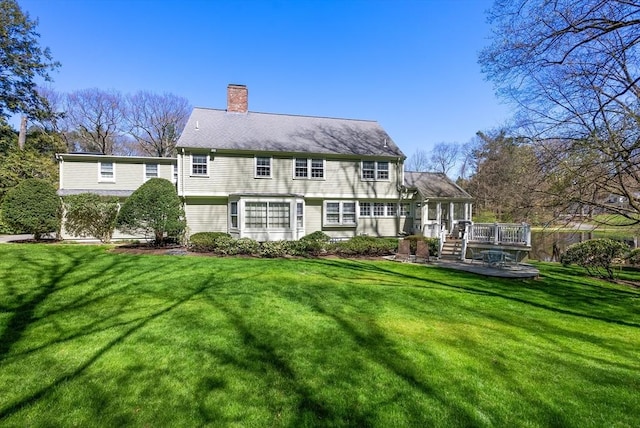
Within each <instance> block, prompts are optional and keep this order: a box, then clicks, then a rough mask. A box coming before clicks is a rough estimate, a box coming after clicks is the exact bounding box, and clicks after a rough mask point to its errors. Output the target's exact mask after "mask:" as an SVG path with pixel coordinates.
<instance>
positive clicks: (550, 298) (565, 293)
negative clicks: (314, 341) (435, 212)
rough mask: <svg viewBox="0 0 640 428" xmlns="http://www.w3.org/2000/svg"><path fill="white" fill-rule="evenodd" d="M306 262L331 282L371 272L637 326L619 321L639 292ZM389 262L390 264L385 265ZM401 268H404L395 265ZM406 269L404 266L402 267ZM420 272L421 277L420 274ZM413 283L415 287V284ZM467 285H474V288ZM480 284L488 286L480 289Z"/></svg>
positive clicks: (379, 264) (629, 313) (419, 268)
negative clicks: (351, 273) (346, 273)
mask: <svg viewBox="0 0 640 428" xmlns="http://www.w3.org/2000/svg"><path fill="white" fill-rule="evenodd" d="M307 263H310V264H311V265H316V266H319V267H320V268H319V269H316V270H318V271H319V272H325V273H324V274H325V276H327V277H329V278H331V279H332V280H342V281H345V280H346V281H349V280H350V279H351V278H349V276H345V277H344V278H341V277H339V276H336V275H335V274H333V273H332V272H335V271H336V268H337V269H338V270H346V271H354V272H359V273H375V274H383V275H391V276H393V277H399V278H404V279H407V280H410V281H409V283H397V282H394V281H391V280H389V281H388V282H380V281H377V282H376V283H373V282H372V283H371V284H370V285H372V286H374V285H378V286H390V287H417V288H425V287H434V286H435V287H438V288H441V289H448V290H451V291H458V292H462V293H465V294H468V293H472V294H477V295H484V296H491V297H498V298H502V299H506V300H510V301H514V302H518V303H522V304H525V305H530V306H533V307H536V308H540V309H544V310H550V311H553V312H557V313H560V314H564V315H571V316H577V317H582V318H588V319H593V320H597V321H604V322H607V323H612V324H618V325H622V326H627V327H640V323H636V322H631V321H627V320H625V319H622V318H623V317H626V318H634V317H635V316H637V309H635V308H637V307H638V302H640V299H639V298H640V292H635V291H629V290H623V289H620V288H613V287H607V286H602V287H600V286H596V285H590V284H585V283H584V282H580V281H577V280H575V278H574V279H573V280H566V279H564V278H563V279H562V281H563V283H565V282H566V283H567V284H568V285H570V286H571V288H570V289H566V288H563V287H561V286H559V284H558V283H557V281H556V280H554V279H553V278H543V279H542V280H510V279H503V278H486V277H479V276H478V275H475V274H472V273H467V272H458V271H456V272H455V275H454V278H455V279H461V280H462V281H459V282H458V283H457V284H454V283H453V282H444V281H441V280H438V279H433V278H429V271H430V270H436V271H438V272H439V273H447V272H451V270H449V269H446V268H441V267H435V266H411V268H413V269H415V272H416V274H411V273H407V269H406V268H403V269H392V268H391V265H390V267H389V268H387V267H383V266H382V264H383V263H386V262H361V261H353V260H348V261H347V260H328V259H314V260H309V261H307ZM389 263H391V262H389ZM322 266H329V267H331V268H333V269H324V270H323V269H322ZM399 266H405V265H399ZM406 266H408V265H406ZM422 273H424V275H423V276H422V275H420V274H422ZM416 283H417V284H416ZM471 283H475V284H478V285H476V286H474V285H471ZM481 284H488V285H490V288H488V287H482V285H481ZM605 306H606V307H611V310H610V311H608V312H609V313H605V314H602V315H598V314H597V313H594V310H600V311H601V310H602V308H603V307H605Z"/></svg>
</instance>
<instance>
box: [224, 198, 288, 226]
mask: <svg viewBox="0 0 640 428" xmlns="http://www.w3.org/2000/svg"><path fill="white" fill-rule="evenodd" d="M231 204H232V205H231V218H232V220H231V222H232V224H233V209H234V208H233V204H234V202H232V203H231ZM290 211H291V205H290V204H289V203H288V202H245V204H244V224H245V227H246V228H247V229H265V228H277V229H289V228H290V227H291V220H290V219H291V213H290ZM236 217H237V206H236Z"/></svg>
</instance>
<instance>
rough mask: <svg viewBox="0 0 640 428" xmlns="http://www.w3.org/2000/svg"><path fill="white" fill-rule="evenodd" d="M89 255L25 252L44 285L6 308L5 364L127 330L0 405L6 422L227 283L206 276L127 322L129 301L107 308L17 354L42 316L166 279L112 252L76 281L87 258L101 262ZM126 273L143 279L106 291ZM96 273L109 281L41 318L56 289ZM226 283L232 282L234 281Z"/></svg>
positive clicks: (1, 338) (1, 356) (1, 340)
mask: <svg viewBox="0 0 640 428" xmlns="http://www.w3.org/2000/svg"><path fill="white" fill-rule="evenodd" d="M86 256H87V254H86V253H85V252H78V251H74V250H72V249H69V251H65V248H64V247H60V248H57V249H56V257H55V259H52V260H38V259H36V258H29V257H28V256H24V255H23V256H22V260H21V262H23V263H29V264H30V266H32V267H33V269H32V270H33V272H34V275H35V274H39V275H40V276H39V278H38V280H37V283H38V284H42V285H39V286H38V287H37V289H38V292H36V293H34V294H33V295H31V296H30V297H28V298H27V297H20V296H19V295H17V294H16V295H15V296H14V297H15V299H16V300H17V301H18V305H17V306H15V307H8V308H6V310H7V312H11V313H12V315H11V317H10V318H9V321H8V323H7V328H5V330H4V331H3V332H2V335H0V345H1V347H0V351H1V353H0V366H1V365H2V364H3V363H5V362H7V361H9V360H10V359H11V360H17V359H18V358H22V357H24V356H25V355H28V354H32V353H35V352H36V351H39V350H45V349H46V348H48V347H51V346H53V345H56V344H59V343H63V342H71V341H73V340H74V339H78V338H81V337H85V336H91V335H96V334H98V333H101V332H106V331H108V330H113V329H114V328H117V327H127V328H125V329H124V331H122V332H119V333H118V334H117V335H116V336H115V337H114V338H113V339H111V340H109V341H108V342H106V343H105V344H104V345H102V346H100V348H99V349H98V350H97V351H96V352H94V353H93V354H92V355H91V356H90V357H89V358H86V359H84V360H83V361H82V362H81V363H80V364H79V365H77V366H76V367H75V368H74V369H72V370H70V371H68V372H65V373H59V374H56V377H55V380H53V381H52V382H50V383H48V384H47V385H45V386H42V387H40V388H39V389H37V390H36V391H33V392H30V393H28V394H27V395H26V396H24V397H22V398H20V399H18V400H15V401H14V402H12V403H6V404H7V405H6V406H5V407H3V408H0V420H2V419H4V418H6V417H9V416H11V415H13V414H15V413H16V412H18V411H20V410H21V409H22V408H24V407H27V406H29V405H32V404H34V403H36V402H37V401H38V400H40V399H43V398H44V397H46V396H47V395H48V394H49V393H51V392H53V391H55V390H56V389H57V388H58V387H59V386H60V385H62V384H63V383H66V382H69V381H71V380H74V379H77V378H78V377H79V376H80V375H81V374H82V373H83V372H85V370H86V369H87V368H89V367H90V366H91V365H93V364H94V363H95V362H96V361H98V360H99V359H100V358H101V357H102V356H103V355H104V354H105V353H107V352H108V351H110V350H111V349H113V348H114V347H115V346H117V345H118V344H120V343H122V342H123V341H125V340H126V339H127V338H129V337H130V336H131V335H133V334H134V333H136V332H137V331H139V330H141V329H142V328H143V327H145V326H146V325H147V324H149V323H150V322H151V321H153V320H156V319H158V318H159V317H161V316H163V315H165V314H167V313H169V312H171V311H172V310H174V309H175V308H177V307H178V306H180V305H182V304H184V303H185V302H187V301H189V300H191V299H193V298H194V297H195V296H197V295H200V294H201V293H203V292H204V291H205V290H207V289H209V288H210V287H212V286H215V285H216V284H220V283H221V282H224V279H223V280H222V281H220V279H217V280H216V281H215V282H212V281H209V280H203V281H202V282H201V283H200V284H189V288H190V290H189V291H187V292H186V293H181V294H182V296H180V297H179V298H176V296H165V297H166V298H167V300H169V301H172V303H171V304H169V305H163V306H162V307H160V308H158V309H156V310H153V311H151V313H149V314H147V315H144V316H137V317H133V318H131V317H129V318H127V319H125V320H121V319H119V318H120V317H121V316H122V315H126V314H127V312H128V311H131V309H128V308H127V307H126V303H123V305H121V306H120V307H117V308H116V309H115V310H113V311H110V312H109V313H108V314H106V315H104V314H103V313H102V312H101V313H100V314H99V317H98V318H97V319H95V320H94V321H93V322H89V323H85V324H82V326H80V327H79V328H78V329H77V331H76V332H75V333H71V334H64V335H63V336H62V337H59V338H57V339H53V340H49V341H48V342H47V343H46V344H42V345H40V346H36V347H32V348H29V349H27V350H25V351H18V352H12V348H13V347H14V345H15V344H17V343H18V342H19V341H20V340H21V339H22V338H23V335H24V333H25V332H26V331H27V330H28V329H29V328H30V326H31V325H32V324H33V323H36V322H39V321H41V320H42V319H46V318H47V317H48V316H53V315H54V314H61V315H64V314H65V310H66V309H68V310H69V311H71V310H80V309H83V308H84V307H85V306H87V305H90V304H96V303H97V304H99V303H100V301H102V300H106V299H108V298H110V297H112V296H113V295H116V294H122V293H126V292H127V291H128V290H131V289H135V288H136V287H138V286H141V285H145V284H146V285H148V282H149V281H150V280H152V281H153V279H154V278H156V279H158V280H161V279H162V278H163V272H162V271H157V269H155V268H154V265H150V267H149V270H148V271H144V270H140V264H139V263H138V262H137V260H136V259H135V258H131V257H128V258H127V257H113V256H109V257H107V258H106V260H108V262H107V263H102V264H100V265H99V266H100V268H99V269H91V270H89V273H88V274H90V275H91V276H78V275H76V276H75V278H74V280H73V281H70V280H69V278H70V277H73V275H72V273H73V272H74V271H75V270H76V269H77V268H79V267H80V266H81V265H83V264H86V263H87V262H88V263H91V262H92V261H95V260H90V261H87V259H86ZM97 257H99V255H97ZM123 274H128V275H134V277H137V278H141V279H139V280H138V281H139V282H136V281H135V280H132V281H128V282H127V284H126V285H125V286H122V285H120V284H112V286H113V287H115V289H114V290H113V291H110V292H106V293H105V292H104V288H103V287H109V286H110V285H109V280H110V279H116V278H119V277H120V275H123ZM96 276H104V277H105V279H104V280H101V281H98V282H95V281H94V285H93V288H92V289H91V290H89V291H87V292H83V293H82V294H81V295H80V296H78V297H77V298H76V299H74V300H72V301H71V302H70V306H69V307H67V306H66V305H65V306H61V307H59V308H57V309H55V310H53V311H50V312H48V311H46V310H45V311H44V312H43V313H39V314H38V315H37V316H36V314H35V313H36V309H41V308H39V307H40V306H41V305H42V304H43V303H44V302H45V301H47V299H49V298H51V296H52V295H53V294H54V293H58V292H61V291H63V290H64V289H66V288H69V287H74V286H82V285H83V284H85V283H86V282H87V281H91V280H93V279H94V278H95V277H96ZM220 277H221V278H224V276H223V275H220ZM226 281H229V279H227V280H226ZM16 285H17V284H8V285H7V289H16ZM95 292H99V293H100V295H99V296H93V297H89V298H88V299H87V296H91V294H92V293H95ZM135 296H136V293H135V292H134V293H132V294H131V297H130V298H129V300H131V299H133V298H135ZM133 310H138V308H134V309H133Z"/></svg>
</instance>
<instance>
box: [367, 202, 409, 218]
mask: <svg viewBox="0 0 640 428" xmlns="http://www.w3.org/2000/svg"><path fill="white" fill-rule="evenodd" d="M364 204H368V205H369V212H370V214H369V215H362V214H360V212H361V211H360V206H361V205H364ZM375 204H383V214H382V215H376V214H375V212H376V211H375ZM389 204H393V205H395V207H396V212H395V213H394V214H389ZM398 216H400V207H399V205H398V203H397V202H380V201H358V217H361V218H394V217H398Z"/></svg>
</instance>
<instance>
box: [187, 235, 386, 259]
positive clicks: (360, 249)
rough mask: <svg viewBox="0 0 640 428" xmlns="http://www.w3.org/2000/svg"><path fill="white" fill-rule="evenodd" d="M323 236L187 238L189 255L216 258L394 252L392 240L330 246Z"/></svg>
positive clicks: (365, 239) (358, 239) (363, 240)
mask: <svg viewBox="0 0 640 428" xmlns="http://www.w3.org/2000/svg"><path fill="white" fill-rule="evenodd" d="M329 240H330V238H329V236H328V235H326V234H325V233H323V232H314V233H312V234H310V235H307V236H305V237H303V238H301V239H300V240H298V241H267V242H262V243H260V242H257V241H254V240H253V239H249V238H240V239H234V238H232V237H231V236H230V235H229V234H227V233H221V232H199V233H195V234H193V235H192V236H191V238H190V240H189V248H190V249H191V251H195V252H201V253H213V254H216V255H219V256H235V255H248V256H259V257H267V258H277V257H287V256H300V257H310V256H318V255H320V254H337V255H341V256H385V255H391V254H394V253H395V252H396V250H397V249H398V240H397V239H395V238H373V237H368V236H357V237H354V238H351V239H349V240H348V241H342V242H337V243H334V244H331V243H330V242H329Z"/></svg>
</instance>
